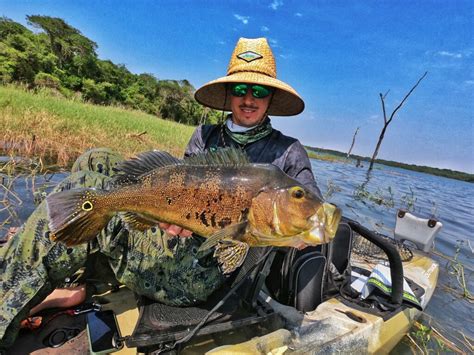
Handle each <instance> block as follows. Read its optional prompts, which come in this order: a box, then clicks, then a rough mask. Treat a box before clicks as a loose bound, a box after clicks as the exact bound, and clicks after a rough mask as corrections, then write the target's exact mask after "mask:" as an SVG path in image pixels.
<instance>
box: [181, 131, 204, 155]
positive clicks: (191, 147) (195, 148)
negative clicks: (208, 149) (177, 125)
mask: <svg viewBox="0 0 474 355" xmlns="http://www.w3.org/2000/svg"><path fill="white" fill-rule="evenodd" d="M204 148H205V144H204V141H203V139H202V125H201V126H198V127H197V128H196V129H195V131H194V133H193V135H192V136H191V139H190V140H189V142H188V145H187V146H186V149H185V150H184V156H185V157H189V156H192V155H196V154H199V153H202V152H204Z"/></svg>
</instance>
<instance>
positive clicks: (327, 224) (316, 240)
mask: <svg viewBox="0 0 474 355" xmlns="http://www.w3.org/2000/svg"><path fill="white" fill-rule="evenodd" d="M341 215H342V214H341V210H340V209H339V208H338V207H336V206H335V205H332V204H330V203H327V202H325V203H323V205H322V206H321V207H320V208H319V209H318V210H317V211H316V213H315V214H314V215H313V216H311V217H310V218H309V221H310V223H311V224H312V226H313V228H311V230H309V231H308V232H307V234H306V235H305V237H304V238H303V239H302V240H303V241H304V242H305V243H306V244H308V245H319V244H325V243H329V242H330V241H331V240H333V239H334V237H335V236H336V232H337V227H338V226H339V221H340V220H341Z"/></svg>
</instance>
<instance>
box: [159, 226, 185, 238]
mask: <svg viewBox="0 0 474 355" xmlns="http://www.w3.org/2000/svg"><path fill="white" fill-rule="evenodd" d="M158 226H159V227H160V228H161V229H162V230H164V231H165V232H166V233H168V234H169V235H172V236H176V235H179V236H180V237H190V236H192V235H193V232H191V231H190V230H187V229H183V228H181V227H179V226H176V225H174V224H169V223H158Z"/></svg>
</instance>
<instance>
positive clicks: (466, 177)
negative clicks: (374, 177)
mask: <svg viewBox="0 0 474 355" xmlns="http://www.w3.org/2000/svg"><path fill="white" fill-rule="evenodd" d="M305 148H306V149H307V150H308V151H313V152H315V153H319V154H328V155H332V156H336V157H339V158H340V159H341V161H344V160H347V153H343V152H339V151H337V150H332V149H324V148H316V147H310V146H305ZM351 159H353V160H356V161H365V162H368V163H370V161H371V158H369V157H364V156H360V155H356V154H351ZM375 162H376V163H378V164H382V165H387V166H393V167H396V168H402V169H405V170H413V171H418V172H422V173H426V174H431V175H437V176H443V177H447V178H450V179H456V180H462V181H467V182H473V183H474V174H469V173H465V172H462V171H457V170H451V169H440V168H434V167H431V166H424V165H416V164H406V163H400V162H397V161H392V160H384V159H375Z"/></svg>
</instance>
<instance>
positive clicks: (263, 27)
mask: <svg viewBox="0 0 474 355" xmlns="http://www.w3.org/2000/svg"><path fill="white" fill-rule="evenodd" d="M260 30H261V31H262V32H268V31H270V29H269V28H268V27H267V26H262V27H260Z"/></svg>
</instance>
